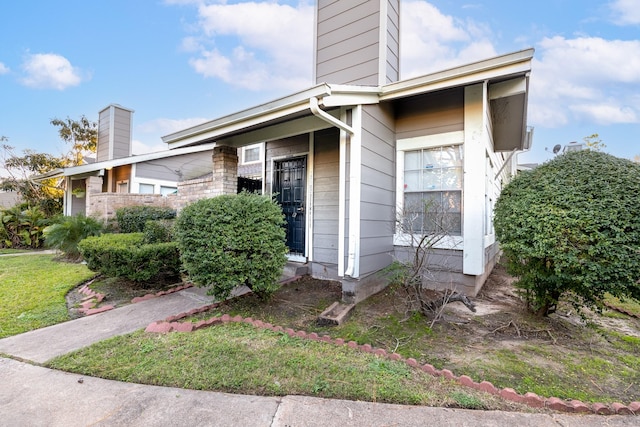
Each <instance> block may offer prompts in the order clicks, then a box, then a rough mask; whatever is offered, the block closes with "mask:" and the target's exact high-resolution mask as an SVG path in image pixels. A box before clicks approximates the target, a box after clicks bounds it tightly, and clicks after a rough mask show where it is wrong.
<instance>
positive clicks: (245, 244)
mask: <svg viewBox="0 0 640 427" xmlns="http://www.w3.org/2000/svg"><path fill="white" fill-rule="evenodd" d="M283 226H284V216H283V214H282V209H281V208H280V207H279V206H278V205H277V204H276V203H275V202H274V201H273V200H271V198H270V197H268V196H261V195H257V194H252V193H245V192H243V193H240V194H237V195H222V196H218V197H215V198H212V199H202V200H199V201H197V202H195V203H193V204H191V205H189V206H187V207H185V208H184V210H182V212H180V215H179V216H178V219H177V221H176V224H175V231H174V232H175V238H176V240H177V242H178V247H179V248H180V257H181V260H182V264H183V268H184V269H185V271H186V272H187V273H188V274H189V277H190V279H191V280H192V281H193V282H194V283H195V284H196V285H198V286H203V287H210V289H209V293H210V294H213V295H214V296H215V297H216V298H217V299H219V300H222V299H225V298H228V297H229V295H230V294H231V291H232V290H233V289H234V288H236V287H238V286H241V285H247V286H248V287H249V288H250V289H251V290H252V291H253V292H255V293H256V294H257V295H259V296H262V297H267V296H269V295H271V294H272V293H273V292H275V291H276V290H277V289H278V279H279V278H280V276H281V275H282V270H283V268H284V265H285V263H286V261H287V259H286V256H285V254H286V253H287V247H286V245H285V230H284V227H283Z"/></svg>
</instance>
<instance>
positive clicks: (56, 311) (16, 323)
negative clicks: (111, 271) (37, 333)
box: [0, 255, 95, 338]
mask: <svg viewBox="0 0 640 427" xmlns="http://www.w3.org/2000/svg"><path fill="white" fill-rule="evenodd" d="M54 257H55V255H25V256H16V257H11V256H9V257H2V258H1V259H0V265H1V266H2V268H1V269H0V302H1V309H0V338H4V337H8V336H11V335H16V334H20V333H23V332H27V331H30V330H32V329H38V328H42V327H44V326H49V325H53V324H56V323H60V322H64V321H66V320H68V319H69V314H68V312H67V306H66V301H65V295H66V293H67V292H68V291H69V290H70V289H72V288H73V287H75V286H76V285H77V284H78V283H81V282H83V281H85V280H87V279H89V278H91V277H92V276H94V275H95V273H93V272H91V271H90V270H89V269H88V268H87V267H86V266H85V265H82V264H70V263H65V262H57V261H54Z"/></svg>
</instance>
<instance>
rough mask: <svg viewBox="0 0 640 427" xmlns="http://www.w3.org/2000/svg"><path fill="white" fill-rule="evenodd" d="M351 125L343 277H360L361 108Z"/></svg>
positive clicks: (357, 108)
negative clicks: (345, 253) (345, 255)
mask: <svg viewBox="0 0 640 427" xmlns="http://www.w3.org/2000/svg"><path fill="white" fill-rule="evenodd" d="M351 123H353V127H354V129H358V131H357V132H354V133H353V135H352V136H351V144H350V147H349V148H350V150H349V151H350V157H349V256H348V264H347V270H346V271H345V272H344V274H345V276H350V277H352V278H358V277H360V198H361V197H360V196H361V194H360V182H361V180H362V177H361V171H362V138H361V135H362V132H361V131H360V129H361V128H362V126H361V124H362V106H360V105H357V106H356V107H355V108H353V110H352V115H351Z"/></svg>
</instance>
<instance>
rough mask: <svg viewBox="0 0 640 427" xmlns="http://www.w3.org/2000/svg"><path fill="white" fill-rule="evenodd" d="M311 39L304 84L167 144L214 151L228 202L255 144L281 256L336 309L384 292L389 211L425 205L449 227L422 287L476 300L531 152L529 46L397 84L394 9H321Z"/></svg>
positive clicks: (397, 236) (393, 0)
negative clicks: (325, 285)
mask: <svg viewBox="0 0 640 427" xmlns="http://www.w3.org/2000/svg"><path fill="white" fill-rule="evenodd" d="M315 33H316V43H315V45H316V52H315V64H314V74H315V80H316V83H317V84H316V86H313V87H311V88H309V89H306V90H303V91H300V92H297V93H294V94H291V95H289V96H285V97H283V98H280V99H277V100H275V101H273V102H269V103H266V104H263V105H258V106H256V107H254V108H249V109H247V110H244V111H240V112H238V113H235V114H231V115H228V116H225V117H222V118H219V119H216V120H212V121H209V122H206V123H203V124H200V125H197V126H193V127H190V128H187V129H184V130H182V131H179V132H175V133H173V134H170V135H167V136H165V137H163V141H164V142H166V143H167V144H168V146H169V151H170V152H175V151H176V150H196V149H198V148H199V147H203V146H204V147H209V146H210V145H211V144H215V149H214V153H213V161H214V180H213V183H214V185H215V186H216V187H217V188H222V189H223V192H227V193H228V192H232V191H233V189H234V188H235V186H237V183H236V181H235V180H236V179H237V177H236V176H235V173H227V174H225V173H222V172H220V171H223V170H226V171H236V170H237V162H238V156H237V155H236V153H237V152H238V149H242V151H241V159H245V160H246V158H245V156H247V157H250V158H252V159H255V154H250V153H252V152H250V151H249V153H248V148H247V147H250V146H253V144H259V143H260V144H264V151H263V154H262V155H263V156H264V157H263V158H262V159H261V160H260V163H262V165H263V170H262V176H263V178H264V182H263V183H262V186H263V189H264V191H265V192H266V193H272V194H275V197H276V198H277V200H278V201H279V203H280V204H281V205H282V208H283V211H284V213H285V216H286V221H287V245H288V247H289V249H290V258H291V259H292V260H297V261H300V262H306V263H308V266H309V271H310V274H311V275H312V276H315V277H320V278H330V279H337V280H340V281H341V282H342V285H343V299H344V300H345V301H352V302H353V301H360V300H362V299H363V298H365V297H367V296H368V295H371V294H373V293H375V292H377V291H379V290H380V289H382V287H383V286H384V285H385V284H386V283H385V280H384V277H383V276H382V275H381V274H380V271H381V270H382V269H383V268H385V267H387V266H388V265H389V264H390V263H391V262H392V261H393V259H394V258H400V259H402V258H406V257H407V254H408V253H409V252H410V250H409V248H408V244H409V243H408V242H409V239H408V238H407V236H406V235H402V233H399V232H398V230H397V229H396V226H395V225H396V220H397V219H398V218H399V216H398V213H399V212H403V211H406V210H407V209H408V208H410V207H412V206H414V205H415V202H416V201H419V200H424V199H428V200H436V201H438V202H440V203H441V204H443V205H446V206H447V207H448V215H449V218H450V220H451V223H452V224H453V226H452V228H451V231H450V236H449V238H448V239H446V240H444V241H442V242H440V244H439V245H438V250H437V251H436V253H435V254H434V257H433V258H432V259H433V260H434V265H433V267H434V270H435V271H436V272H438V274H437V276H436V278H435V282H433V283H432V284H436V285H438V283H436V282H439V285H440V286H448V287H455V288H457V289H458V290H460V291H463V292H465V293H466V294H468V295H476V294H477V292H478V291H479V289H480V287H481V286H482V284H483V283H484V280H485V279H486V277H487V276H488V274H489V273H490V272H491V269H492V268H493V265H494V263H495V261H496V258H497V256H498V254H499V248H498V244H497V242H496V240H495V234H494V230H493V221H492V213H493V205H494V203H495V199H496V197H497V196H498V194H499V193H500V191H501V188H502V186H503V184H505V183H506V182H507V181H508V180H509V179H510V177H511V176H512V175H513V174H514V173H515V171H516V167H515V166H516V165H515V158H516V156H514V153H517V152H518V151H521V150H527V149H528V148H529V146H530V144H531V132H529V131H528V129H527V126H526V118H527V103H528V101H527V100H528V86H529V73H530V70H531V60H532V57H533V49H529V50H523V51H519V52H515V53H511V54H507V55H502V56H498V57H495V58H490V59H486V60H484V61H479V62H475V63H471V64H467V65H464V66H460V67H456V68H452V69H448V70H443V71H440V72H436V73H432V74H428V75H424V76H421V77H416V78H412V79H407V80H402V81H398V79H399V59H398V55H399V0H368V1H361V2H359V4H358V5H356V6H354V5H353V4H352V3H351V2H342V1H334V0H319V1H318V4H317V11H316V32H315ZM216 162H217V163H216ZM216 164H217V165H218V166H216ZM110 182H112V183H114V185H117V182H118V178H112V179H111V181H110ZM224 189H226V190H224ZM421 205H422V206H424V204H423V203H422V204H421ZM413 213H414V214H415V215H418V216H421V215H426V216H428V215H429V214H430V213H431V212H429V211H428V210H427V211H424V209H423V210H422V211H419V210H418V211H416V210H414V211H413ZM414 232H415V233H428V232H429V230H423V229H421V228H415V229H414Z"/></svg>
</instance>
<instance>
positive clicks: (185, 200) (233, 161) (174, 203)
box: [86, 146, 238, 220]
mask: <svg viewBox="0 0 640 427" xmlns="http://www.w3.org/2000/svg"><path fill="white" fill-rule="evenodd" d="M89 180H90V181H89V183H88V194H87V200H86V207H87V208H86V214H87V216H93V217H96V218H100V219H103V220H110V219H113V218H115V216H116V210H117V209H120V208H123V207H127V206H158V207H168V208H171V209H175V210H176V211H178V212H180V210H181V209H183V208H184V207H185V206H186V205H188V204H189V203H192V202H195V201H196V200H200V199H205V198H210V197H215V196H219V195H221V194H236V192H237V189H238V155H237V149H236V148H232V147H227V146H221V147H216V148H214V154H213V173H212V175H209V176H206V177H204V178H197V179H192V180H189V181H183V182H179V183H178V191H177V192H176V194H169V195H168V196H162V195H160V194H131V193H102V192H100V191H101V190H102V178H100V177H91V178H89Z"/></svg>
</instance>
